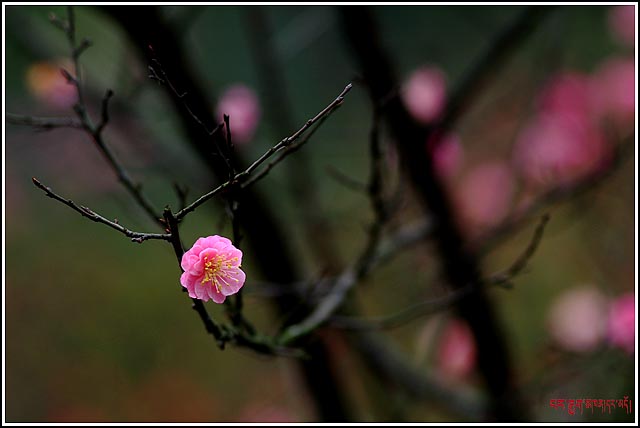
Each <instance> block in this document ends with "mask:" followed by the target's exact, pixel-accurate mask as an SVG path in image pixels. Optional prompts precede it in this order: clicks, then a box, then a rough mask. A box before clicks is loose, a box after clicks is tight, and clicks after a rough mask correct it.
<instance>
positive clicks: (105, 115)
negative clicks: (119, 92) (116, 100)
mask: <svg viewBox="0 0 640 428" xmlns="http://www.w3.org/2000/svg"><path fill="white" fill-rule="evenodd" d="M112 96H113V91H112V90H111V89H107V92H105V94H104V97H103V98H102V120H100V124H98V126H97V127H96V130H95V132H96V134H100V133H102V130H103V129H104V127H105V126H106V125H107V123H108V122H109V100H110V99H111V97H112Z"/></svg>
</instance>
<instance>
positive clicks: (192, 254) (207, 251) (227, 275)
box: [180, 235, 246, 303]
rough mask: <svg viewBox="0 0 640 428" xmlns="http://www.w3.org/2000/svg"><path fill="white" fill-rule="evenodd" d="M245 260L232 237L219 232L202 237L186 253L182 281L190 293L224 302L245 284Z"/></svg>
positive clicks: (195, 296) (201, 298) (193, 296)
mask: <svg viewBox="0 0 640 428" xmlns="http://www.w3.org/2000/svg"><path fill="white" fill-rule="evenodd" d="M241 263H242V251H240V250H239V249H237V248H236V247H234V246H233V244H232V243H231V241H230V240H229V239H227V238H225V237H222V236H218V235H213V236H207V237H206V238H199V239H198V240H197V241H196V242H195V244H193V247H191V248H190V249H189V250H188V251H187V252H186V253H184V255H183V256H182V262H181V263H180V265H181V266H182V269H183V270H184V273H183V274H182V276H181V277H180V284H182V286H183V287H185V288H186V289H187V290H188V291H189V297H192V298H195V299H200V300H203V301H205V302H207V301H208V300H209V299H211V300H213V301H214V302H216V303H222V302H224V300H225V299H226V297H227V296H230V295H232V294H235V293H237V292H238V291H239V290H240V289H241V288H242V286H243V285H244V281H245V278H246V277H245V273H244V272H243V271H242V270H241V269H240V264H241Z"/></svg>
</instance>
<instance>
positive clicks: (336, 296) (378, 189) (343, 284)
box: [280, 108, 387, 344]
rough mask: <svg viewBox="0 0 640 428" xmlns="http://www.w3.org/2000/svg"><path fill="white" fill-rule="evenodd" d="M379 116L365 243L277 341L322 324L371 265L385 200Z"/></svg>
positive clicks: (288, 339)
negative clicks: (370, 218)
mask: <svg viewBox="0 0 640 428" xmlns="http://www.w3.org/2000/svg"><path fill="white" fill-rule="evenodd" d="M379 122H380V121H379V116H378V110H377V108H376V109H374V114H373V120H372V126H371V133H370V159H371V176H370V178H369V184H368V186H367V189H368V192H369V199H370V201H371V205H372V209H373V211H374V214H375V219H374V221H373V223H372V224H371V226H370V227H369V236H368V239H367V242H366V244H365V247H364V249H363V251H362V253H361V254H360V256H359V257H358V258H357V260H356V262H355V263H354V264H353V266H352V267H350V268H348V269H347V270H345V271H344V272H343V273H342V275H340V276H339V277H338V279H337V280H336V281H335V283H334V285H333V287H332V288H331V292H330V293H329V294H328V295H327V296H326V297H325V298H324V299H323V300H321V301H320V302H319V303H318V305H317V306H316V308H315V309H314V310H313V311H312V312H311V314H309V315H308V316H307V317H306V318H305V319H304V320H302V321H301V322H299V323H297V324H294V325H292V326H289V327H288V328H287V329H286V330H284V331H283V332H282V333H281V335H280V340H281V343H283V344H286V343H290V342H291V341H294V340H296V339H298V338H299V337H301V336H305V335H307V334H309V333H311V332H312V331H313V330H314V329H316V328H318V327H319V326H321V325H322V324H324V323H325V322H326V321H327V320H328V319H329V317H331V315H333V314H334V313H335V312H336V311H337V310H338V309H339V308H340V306H342V304H343V303H344V300H345V298H346V296H347V293H348V292H349V291H350V290H351V289H352V288H353V286H354V285H355V284H356V283H357V282H358V281H359V280H360V279H362V278H363V277H364V276H365V275H366V274H367V273H368V272H369V270H370V269H371V266H372V263H373V261H374V260H375V258H376V252H377V249H378V245H379V242H380V238H381V236H382V228H383V226H384V224H385V222H386V220H387V213H386V204H385V200H384V197H383V194H382V160H381V150H380V141H379V132H378V129H379V128H378V127H379Z"/></svg>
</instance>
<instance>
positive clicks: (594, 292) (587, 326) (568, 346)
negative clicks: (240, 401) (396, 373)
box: [547, 286, 607, 352]
mask: <svg viewBox="0 0 640 428" xmlns="http://www.w3.org/2000/svg"><path fill="white" fill-rule="evenodd" d="M606 323H607V300H606V298H605V296H604V295H603V294H602V293H601V292H600V291H599V290H598V289H597V288H595V287H592V286H582V287H576V288H573V289H570V290H567V291H565V292H564V293H562V294H561V295H560V296H558V297H557V298H556V299H555V301H554V302H553V303H552V305H551V309H550V311H549V314H548V318H547V326H548V329H549V334H550V335H551V338H552V339H553V340H554V341H555V343H556V344H557V345H559V346H560V347H562V348H563V349H565V350H568V351H573V352H588V351H592V350H593V349H595V348H596V347H597V346H598V345H599V344H600V343H601V341H602V340H603V339H604V336H605V332H606Z"/></svg>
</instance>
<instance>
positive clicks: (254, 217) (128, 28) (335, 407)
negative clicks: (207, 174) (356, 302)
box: [103, 6, 349, 422]
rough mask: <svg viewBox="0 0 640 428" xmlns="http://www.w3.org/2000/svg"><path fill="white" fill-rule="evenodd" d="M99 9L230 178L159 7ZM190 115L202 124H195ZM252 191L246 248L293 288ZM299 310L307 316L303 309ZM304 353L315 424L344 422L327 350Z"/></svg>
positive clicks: (287, 300) (291, 264)
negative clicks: (164, 79) (154, 73)
mask: <svg viewBox="0 0 640 428" xmlns="http://www.w3.org/2000/svg"><path fill="white" fill-rule="evenodd" d="M103 10H104V11H105V12H107V13H108V14H109V15H110V16H112V17H113V18H114V19H115V20H116V21H117V22H118V23H119V24H120V26H121V27H122V28H123V29H124V31H125V32H126V34H127V35H128V37H129V38H130V40H131V41H132V44H133V45H134V46H135V47H136V48H137V49H138V51H139V53H140V54H141V56H142V57H145V56H146V57H147V61H149V63H151V61H152V60H153V59H154V57H153V56H152V55H151V54H152V52H151V51H150V50H149V48H148V47H149V46H152V47H153V55H154V56H155V57H156V58H157V59H158V60H159V61H160V63H161V64H162V66H163V68H164V71H165V72H166V74H167V75H168V76H169V78H170V79H171V81H172V83H173V85H174V86H175V88H177V90H171V88H167V87H166V86H163V87H164V88H165V89H166V92H167V95H168V96H169V97H170V100H171V105H172V106H173V108H174V110H175V112H176V114H177V115H178V117H179V119H180V123H181V125H182V127H183V129H184V131H185V134H186V137H187V141H188V142H189V143H190V144H191V145H192V148H193V149H194V151H195V152H196V153H198V155H199V156H200V157H201V158H202V159H203V161H205V162H206V164H207V165H208V167H209V169H210V171H211V173H212V176H213V177H215V178H216V179H217V180H218V181H219V182H224V181H226V180H227V178H228V175H229V171H228V165H227V159H225V158H224V157H221V156H216V155H215V154H214V153H215V152H214V151H213V150H212V148H214V147H216V145H218V147H220V146H219V145H220V144H225V141H224V137H222V138H220V136H221V133H220V132H217V133H215V132H214V133H213V135H210V133H209V132H206V130H205V128H206V129H215V120H214V118H213V117H212V114H211V108H210V105H212V103H211V101H210V100H208V99H207V96H206V91H204V90H203V89H202V87H201V86H200V85H199V84H198V83H197V81H198V79H197V78H196V76H195V73H194V72H193V71H192V69H191V68H190V66H189V63H190V61H189V59H188V57H187V55H186V51H185V49H183V46H182V43H181V40H182V38H181V37H180V36H179V35H178V34H176V33H175V32H174V31H173V29H172V28H171V27H170V26H168V25H167V24H166V23H165V20H164V19H163V18H162V17H161V13H160V9H159V8H158V7H146V6H145V7H140V6H126V7H104V8H103ZM185 106H188V107H189V108H188V109H187V108H185ZM194 114H195V115H197V117H198V118H199V120H200V122H201V123H198V122H197V121H195V120H194ZM285 135H287V134H285ZM214 139H215V141H213V140H214ZM232 163H233V164H234V165H238V166H240V167H242V165H243V162H242V161H241V160H240V159H238V158H237V156H233V159H232ZM213 177H212V181H213ZM254 189H255V188H250V189H246V190H245V191H243V192H242V193H241V194H239V195H237V202H238V204H240V206H242V210H240V211H239V212H238V213H237V218H238V222H239V224H240V225H241V227H242V230H243V231H244V232H245V235H246V238H247V241H248V245H249V246H250V247H251V249H252V250H253V251H252V253H253V254H254V255H255V259H254V260H255V263H256V265H257V267H258V269H259V270H261V271H262V273H263V275H264V277H265V279H266V280H267V281H270V282H274V283H280V284H293V283H295V282H296V281H297V280H298V279H299V274H298V271H297V267H296V266H297V263H296V260H295V257H294V256H293V253H292V251H291V248H289V246H288V244H287V243H288V242H289V240H287V239H286V237H285V234H284V232H283V229H282V227H281V225H280V224H279V223H278V222H277V220H276V217H275V216H274V215H273V213H272V212H271V211H270V210H269V209H268V208H267V205H266V204H265V203H264V201H263V199H262V198H261V197H260V195H259V194H257V193H256V192H255V190H254ZM298 303H299V302H298V300H297V299H295V298H293V297H282V298H279V299H278V300H277V302H276V304H277V308H278V310H279V312H280V313H282V314H287V313H289V312H290V310H291V308H292V307H296V306H297V305H298ZM303 312H306V311H305V310H304V308H303ZM295 321H296V320H295V319H292V320H291V322H295ZM300 345H301V346H304V345H305V344H300ZM305 350H306V351H307V352H308V354H309V356H310V358H309V359H308V360H305V361H302V362H301V363H300V365H301V371H302V374H303V377H304V379H305V381H306V384H307V387H308V388H309V391H310V393H311V395H312V397H313V399H314V401H315V404H316V408H317V411H318V417H319V420H321V421H324V422H345V421H348V420H349V417H348V414H347V410H346V407H345V403H344V398H343V397H342V394H341V392H340V389H341V388H340V385H339V383H338V382H337V379H336V373H334V371H333V369H332V367H331V366H330V364H329V361H328V358H327V355H328V353H329V351H328V349H327V348H326V345H325V344H324V343H323V342H322V341H316V342H313V343H312V344H308V346H307V347H305Z"/></svg>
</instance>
